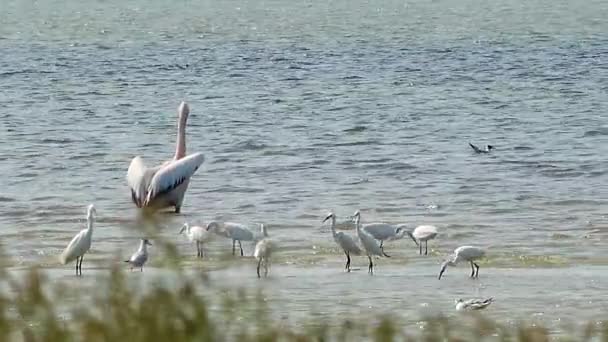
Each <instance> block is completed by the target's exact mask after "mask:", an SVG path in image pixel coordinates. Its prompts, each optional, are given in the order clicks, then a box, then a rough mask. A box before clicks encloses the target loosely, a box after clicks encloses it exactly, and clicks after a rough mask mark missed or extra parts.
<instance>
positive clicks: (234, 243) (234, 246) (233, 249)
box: [232, 240, 236, 255]
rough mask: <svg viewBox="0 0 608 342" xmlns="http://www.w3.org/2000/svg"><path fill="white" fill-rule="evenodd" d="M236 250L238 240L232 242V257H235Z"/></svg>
mask: <svg viewBox="0 0 608 342" xmlns="http://www.w3.org/2000/svg"><path fill="white" fill-rule="evenodd" d="M235 248H236V240H232V255H234V251H235Z"/></svg>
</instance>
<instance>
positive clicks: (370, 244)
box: [353, 210, 390, 274]
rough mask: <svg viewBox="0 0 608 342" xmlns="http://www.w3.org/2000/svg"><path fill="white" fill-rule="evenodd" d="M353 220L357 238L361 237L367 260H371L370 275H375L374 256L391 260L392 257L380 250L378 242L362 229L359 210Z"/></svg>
mask: <svg viewBox="0 0 608 342" xmlns="http://www.w3.org/2000/svg"><path fill="white" fill-rule="evenodd" d="M353 218H354V219H355V224H356V225H357V236H358V237H359V240H360V241H361V245H362V246H363V248H364V249H365V252H366V254H367V258H368V259H369V268H368V272H369V274H374V262H373V261H372V256H374V255H377V256H385V257H387V258H390V256H389V255H386V253H384V251H383V250H382V248H380V245H379V244H378V241H376V239H374V237H373V236H371V235H370V234H368V233H366V232H365V231H364V230H363V229H361V213H360V212H359V210H357V211H355V214H354V215H353Z"/></svg>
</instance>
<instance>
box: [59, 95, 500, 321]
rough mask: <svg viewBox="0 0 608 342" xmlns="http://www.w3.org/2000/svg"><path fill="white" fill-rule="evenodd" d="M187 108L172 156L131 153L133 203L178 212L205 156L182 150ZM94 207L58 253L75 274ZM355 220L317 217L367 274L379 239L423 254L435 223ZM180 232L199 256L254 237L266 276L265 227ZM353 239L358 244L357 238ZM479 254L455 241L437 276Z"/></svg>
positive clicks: (466, 305) (473, 303)
mask: <svg viewBox="0 0 608 342" xmlns="http://www.w3.org/2000/svg"><path fill="white" fill-rule="evenodd" d="M189 113H190V109H189V107H188V105H187V104H186V103H185V102H182V103H181V104H180V105H179V107H178V123H177V144H176V145H177V146H176V150H175V155H174V157H173V158H172V159H171V160H168V161H166V162H164V163H163V164H161V165H158V166H155V167H148V166H146V165H145V164H144V161H143V159H142V158H141V157H139V156H137V157H135V158H133V160H132V161H131V164H130V165H129V169H128V171H127V183H128V185H129V188H130V189H131V198H132V200H133V203H134V204H135V205H136V206H137V207H138V208H142V209H146V210H162V209H166V208H174V209H175V213H179V212H180V211H181V207H182V203H183V199H184V194H185V193H186V190H187V188H188V184H189V182H190V178H191V177H192V176H193V175H194V173H195V172H196V171H197V170H198V168H199V167H200V166H201V164H202V163H203V162H204V160H205V158H204V156H203V155H202V154H201V153H193V154H190V155H186V122H187V120H188V115H189ZM471 148H473V150H474V151H475V152H476V153H489V152H490V150H491V149H492V146H486V147H485V149H480V148H477V147H476V146H474V145H472V144H471ZM96 214H97V211H96V209H95V206H94V205H93V204H91V205H89V206H88V208H87V228H86V229H83V230H81V231H80V232H79V233H78V234H76V236H74V238H73V239H72V240H71V241H70V243H69V244H68V246H67V247H66V248H65V250H64V251H63V253H62V254H61V255H60V258H59V259H60V261H61V263H62V264H64V265H65V264H67V263H70V262H72V261H74V260H75V261H76V275H82V261H83V258H84V255H85V254H86V253H87V252H88V251H89V249H90V247H91V241H92V235H93V222H94V219H95V215H96ZM351 219H352V220H353V221H354V224H355V225H356V236H357V238H354V237H353V236H351V235H349V234H346V233H344V232H337V231H336V215H335V214H334V213H329V215H327V217H325V219H324V220H323V222H326V221H328V220H331V233H332V235H333V238H334V241H335V242H336V243H337V244H338V246H339V247H340V249H342V251H343V252H344V254H345V255H346V265H345V270H346V271H347V272H350V270H351V268H350V263H351V255H361V254H365V255H367V257H368V260H369V266H368V272H369V274H373V270H374V263H373V257H390V256H389V255H387V254H386V253H385V252H384V248H383V245H384V242H385V241H391V240H397V239H401V238H403V237H405V236H408V237H409V238H411V239H412V240H413V241H414V243H415V244H416V245H418V247H419V253H420V254H421V255H422V254H423V251H422V244H423V243H424V255H427V254H428V241H429V240H432V239H434V238H435V237H436V236H437V228H436V227H435V226H431V225H422V226H418V227H416V228H415V229H414V230H409V229H408V228H407V227H406V226H405V225H391V224H387V223H369V224H361V213H360V212H359V211H358V210H357V211H356V212H355V214H354V215H353V216H352V217H351ZM182 233H184V234H185V235H186V236H187V238H188V239H189V240H190V241H191V242H192V243H195V244H196V249H197V257H199V258H202V257H204V254H205V253H204V246H205V244H206V243H207V242H208V241H209V240H210V239H211V238H212V234H216V235H220V236H223V237H226V238H228V239H231V240H232V254H233V255H234V254H235V251H236V244H237V243H238V245H239V249H240V253H241V256H243V247H242V242H243V241H253V242H255V249H254V253H253V256H254V257H255V258H256V259H257V268H256V271H257V276H258V278H259V277H261V274H262V272H261V269H262V268H263V273H264V276H265V277H266V276H268V270H269V267H270V258H271V256H272V253H273V251H274V250H276V248H277V244H276V242H275V241H274V240H273V239H271V238H269V236H268V232H267V229H266V227H265V226H264V225H263V224H261V225H260V230H259V232H254V231H252V230H251V229H250V228H249V227H247V226H245V225H243V224H239V223H233V222H216V221H212V222H209V223H208V224H207V225H206V226H204V227H201V226H190V225H189V224H188V223H186V224H184V225H183V227H182V228H181V230H180V234H182ZM357 241H358V242H359V243H360V246H362V248H361V247H360V246H359V243H357ZM149 245H151V243H150V241H149V240H148V239H141V241H140V244H139V248H138V249H137V251H136V252H135V253H134V254H133V255H132V256H131V258H129V260H126V261H125V262H127V263H128V264H129V265H130V267H131V269H133V268H139V269H140V270H141V271H143V266H144V265H145V263H146V262H147V260H148V250H147V247H148V246H149ZM484 256H485V251H484V249H482V248H480V247H475V246H461V247H458V248H456V250H454V253H453V254H452V255H450V256H449V257H448V258H447V259H446V260H445V262H443V264H442V265H441V270H440V272H439V277H438V278H439V279H441V277H442V275H443V273H444V272H445V270H446V268H447V267H448V266H455V265H456V264H458V263H460V262H468V263H469V264H470V265H471V277H472V278H477V277H478V276H479V265H478V264H477V263H476V261H477V260H479V259H481V258H483V257H484ZM490 303H492V298H488V299H483V300H482V299H471V300H466V301H464V300H462V299H458V300H457V301H456V309H457V310H467V309H472V310H476V309H483V308H485V307H487V306H488V305H490Z"/></svg>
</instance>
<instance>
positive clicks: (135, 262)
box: [125, 239, 152, 272]
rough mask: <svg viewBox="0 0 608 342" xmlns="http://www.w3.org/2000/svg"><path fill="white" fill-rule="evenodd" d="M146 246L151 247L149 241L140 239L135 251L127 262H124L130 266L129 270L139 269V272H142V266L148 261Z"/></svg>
mask: <svg viewBox="0 0 608 342" xmlns="http://www.w3.org/2000/svg"><path fill="white" fill-rule="evenodd" d="M147 246H152V244H151V243H150V241H148V239H141V241H140V243H139V248H138V249H137V251H136V252H135V253H133V255H131V258H130V259H129V260H125V262H128V263H129V265H131V270H133V268H139V270H140V271H141V272H143V271H144V264H145V263H146V261H148V249H147Z"/></svg>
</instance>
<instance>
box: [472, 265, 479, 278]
mask: <svg viewBox="0 0 608 342" xmlns="http://www.w3.org/2000/svg"><path fill="white" fill-rule="evenodd" d="M473 265H475V268H477V273H476V274H475V278H479V265H477V264H476V263H473Z"/></svg>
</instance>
